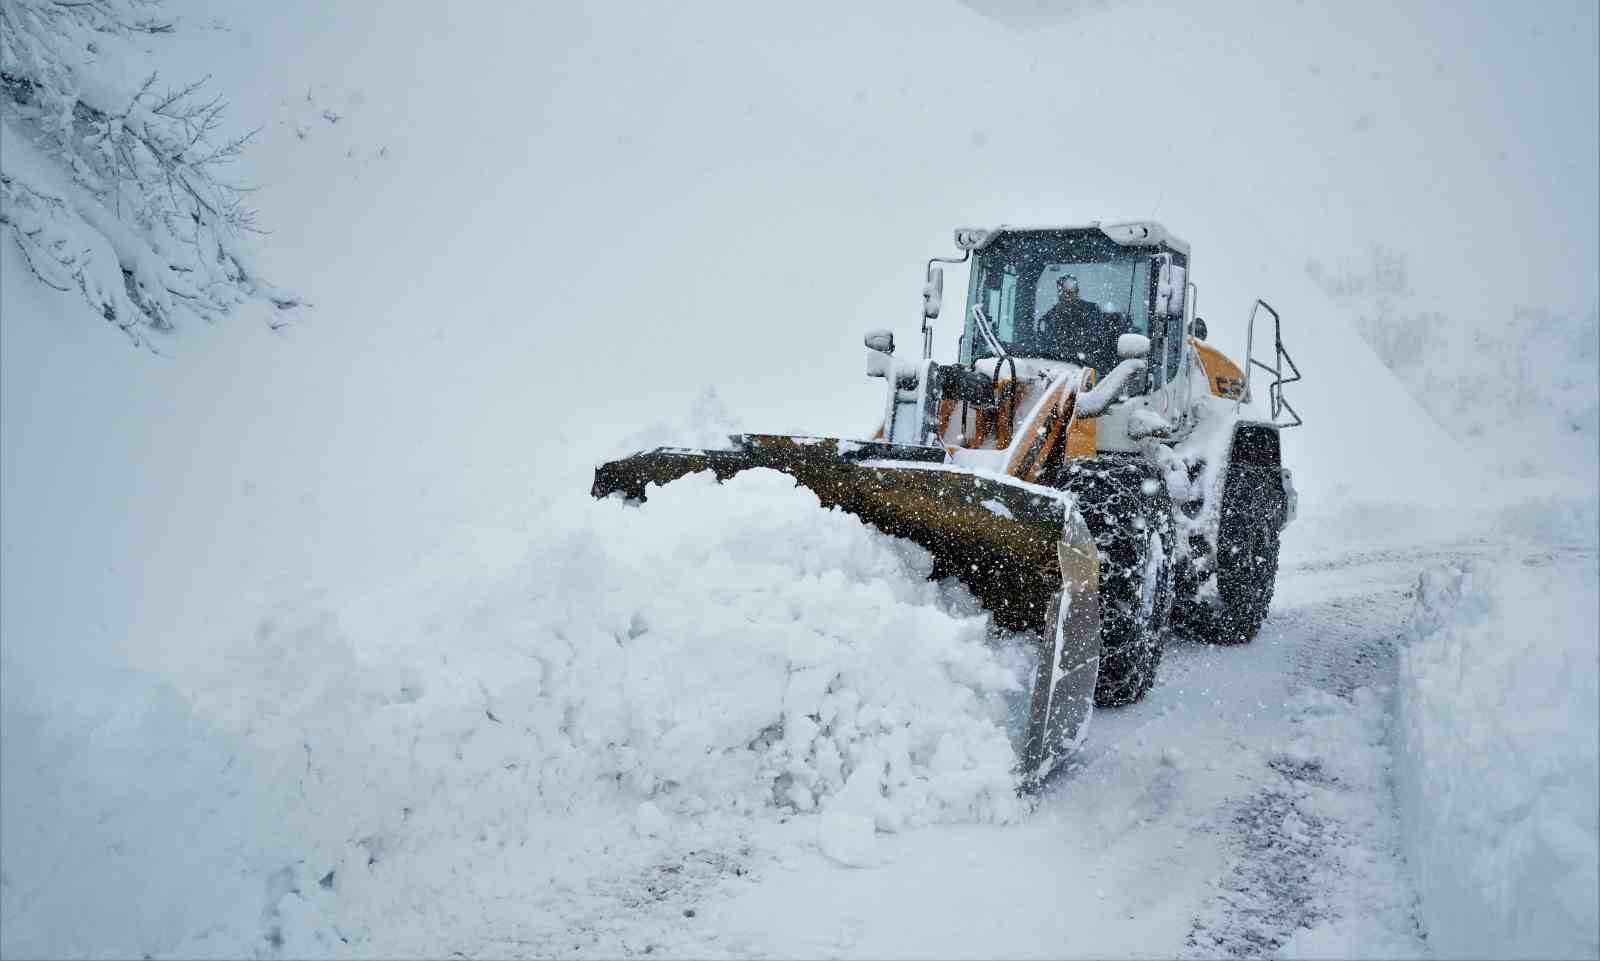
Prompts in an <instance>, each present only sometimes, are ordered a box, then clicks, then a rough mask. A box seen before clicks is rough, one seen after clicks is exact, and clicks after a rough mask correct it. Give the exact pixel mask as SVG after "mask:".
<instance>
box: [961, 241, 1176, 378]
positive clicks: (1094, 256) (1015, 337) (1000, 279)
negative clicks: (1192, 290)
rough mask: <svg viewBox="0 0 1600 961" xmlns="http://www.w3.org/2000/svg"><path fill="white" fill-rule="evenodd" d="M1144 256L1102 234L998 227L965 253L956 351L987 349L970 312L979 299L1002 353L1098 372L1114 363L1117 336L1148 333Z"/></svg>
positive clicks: (978, 353) (982, 352)
mask: <svg viewBox="0 0 1600 961" xmlns="http://www.w3.org/2000/svg"><path fill="white" fill-rule="evenodd" d="M1096 233H1098V232H1096ZM1150 264H1151V260H1150V257H1149V256H1148V255H1147V254H1138V253H1133V252H1130V251H1129V250H1128V249H1127V248H1125V247H1121V246H1119V245H1117V244H1116V243H1113V242H1112V241H1111V240H1110V239H1109V238H1106V237H1104V236H1095V235H1091V234H1080V233H1073V232H1066V231H1036V232H1029V233H1014V234H1009V233H1008V234H1001V235H1000V236H999V237H998V238H996V239H995V240H994V241H993V242H991V243H990V244H989V245H988V246H987V247H985V248H984V249H983V250H981V251H979V252H978V253H977V255H976V257H975V258H974V260H973V264H972V273H971V280H970V282H969V283H968V290H967V312H966V328H965V330H964V331H963V333H962V335H961V359H962V360H963V361H964V362H970V361H972V360H975V359H978V358H982V357H989V356H991V355H992V354H993V353H994V352H993V351H992V350H991V349H990V348H989V345H988V342H987V341H986V340H985V339H984V337H983V335H982V334H981V333H979V331H978V329H977V326H976V325H975V324H974V323H973V319H972V308H973V306H974V305H977V304H982V305H983V311H984V314H985V315H986V316H987V317H988V318H989V323H990V325H991V327H992V328H993V329H994V333H995V337H996V339H998V340H999V341H1000V343H1001V344H1002V345H1003V346H1004V347H1005V349H1006V352H1007V353H1009V354H1013V355H1015V356H1018V357H1038V358H1044V359H1049V360H1063V361H1070V362H1072V363H1075V364H1082V365H1084V366H1086V367H1093V368H1095V369H1096V370H1098V371H1099V372H1100V373H1102V374H1104V373H1106V372H1107V371H1109V370H1110V369H1111V368H1112V367H1114V366H1116V364H1117V359H1118V358H1117V338H1118V337H1119V336H1121V335H1122V334H1126V333H1129V332H1133V333H1140V334H1145V335H1146V336H1148V335H1149V332H1150V331H1149V327H1150V296H1151V291H1150ZM1073 288H1076V290H1075V291H1074V290H1073Z"/></svg>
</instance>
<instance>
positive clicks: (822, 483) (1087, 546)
mask: <svg viewBox="0 0 1600 961" xmlns="http://www.w3.org/2000/svg"><path fill="white" fill-rule="evenodd" d="M730 441H731V444H732V446H731V447H730V448H728V449H725V450H698V449H690V448H674V447H660V448H656V449H655V450H652V451H645V452H641V453H638V454H634V455H633V456H631V457H625V458H623V459H621V460H617V461H612V462H610V463H607V464H603V465H601V466H599V467H598V468H596V469H595V480H594V486H593V488H592V489H591V493H592V494H593V495H594V496H595V497H608V496H611V495H613V494H620V495H622V496H624V497H627V498H629V499H633V500H644V499H646V496H647V489H648V488H649V487H650V486H651V485H662V484H667V483H670V482H672V481H674V480H676V479H678V478H680V477H683V476H686V475H688V474H692V473H697V472H700V471H711V472H713V473H714V474H715V475H716V477H717V478H718V479H719V480H726V479H728V478H730V477H732V476H734V475H735V474H738V473H740V472H741V471H745V470H750V469H753V468H770V469H774V470H779V471H782V472H784V473H786V474H788V475H789V476H791V477H793V478H794V479H795V480H796V481H797V482H798V483H800V484H801V485H802V486H804V487H806V488H808V489H809V490H811V491H812V492H813V493H815V494H816V495H817V497H818V499H819V500H820V501H821V503H822V506H823V507H828V508H839V509H841V510H843V511H845V512H847V513H850V514H854V515H855V516H857V517H859V518H861V519H862V520H864V521H866V522H867V523H869V524H872V525H873V526H874V527H876V528H878V529H879V530H881V531H883V532H884V533H886V534H890V535H892V536H895V537H902V538H905V539H906V540H909V541H912V542H913V543H916V544H918V545H920V546H922V547H923V548H925V549H926V550H927V551H928V552H929V553H931V554H932V555H933V558H934V568H933V576H934V577H935V578H943V577H955V578H957V579H959V580H960V581H961V582H962V583H963V584H964V585H966V587H967V588H968V589H969V590H970V591H972V593H973V594H974V595H975V596H976V597H977V598H978V599H979V600H980V601H982V602H983V604H984V606H985V607H987V608H988V609H989V611H990V612H991V614H992V615H993V616H994V619H995V621H996V622H997V623H998V624H1000V625H1001V626H1003V627H1005V628H1008V629H1010V630H1015V631H1033V632H1038V633H1039V634H1040V635H1041V644H1042V645H1043V649H1042V651H1041V653H1042V654H1045V655H1047V656H1042V657H1041V658H1040V659H1039V661H1040V666H1039V670H1038V677H1037V678H1036V679H1035V684H1034V692H1035V693H1034V702H1033V703H1034V707H1033V710H1032V711H1031V715H1030V721H1029V731H1028V734H1027V747H1026V749H1025V750H1024V752H1023V755H1024V756H1023V758H1022V763H1021V767H1022V770H1023V773H1025V774H1040V775H1042V774H1043V773H1046V772H1047V771H1048V769H1049V768H1050V767H1051V766H1053V765H1054V764H1055V763H1056V762H1057V761H1059V760H1060V759H1061V757H1062V756H1063V754H1064V753H1065V750H1066V747H1067V746H1070V744H1071V743H1072V742H1074V741H1076V740H1077V739H1078V736H1079V733H1080V730H1081V728H1082V727H1083V722H1084V721H1086V720H1087V712H1086V711H1078V710H1075V709H1070V708H1069V707H1067V706H1066V702H1068V701H1072V700H1074V696H1073V695H1072V694H1071V692H1073V691H1077V687H1076V686H1075V685H1076V684H1077V681H1079V680H1081V679H1082V678H1083V677H1084V676H1087V677H1088V684H1089V688H1088V690H1089V691H1090V692H1092V691H1093V688H1094V680H1095V678H1094V671H1093V666H1094V664H1096V663H1097V658H1098V655H1099V645H1098V639H1099V629H1100V622H1099V616H1098V607H1097V606H1096V605H1095V604H1094V603H1093V598H1094V597H1095V595H1096V592H1097V591H1098V586H1099V581H1098V567H1097V565H1096V564H1094V563H1086V562H1084V559H1085V558H1089V559H1092V558H1093V557H1094V556H1095V550H1094V543H1093V540H1092V539H1091V538H1090V536H1089V533H1088V528H1087V527H1086V525H1085V524H1084V523H1083V520H1082V519H1081V518H1080V517H1079V516H1078V514H1077V511H1076V509H1075V507H1074V506H1073V503H1072V498H1071V495H1069V494H1067V493H1064V492H1062V491H1058V490H1053V489H1050V488H1046V487H1040V486H1038V485H1035V484H1028V483H1025V482H1022V481H1019V480H1016V479H1015V478H1011V477H1007V476H1004V475H1000V474H988V473H982V474H980V473H976V472H974V471H971V470H966V469H962V468H958V467H955V466H953V465H950V464H946V463H945V462H944V451H943V449H941V448H937V447H934V448H926V447H912V446H904V445H896V444H884V443H876V442H863V441H846V440H835V439H832V438H811V437H785V436H778V435H761V434H747V435H735V436H734V437H732V438H730ZM1058 594H1061V595H1062V597H1063V601H1062V603H1061V604H1060V605H1059V612H1058V609H1057V608H1056V607H1055V606H1053V604H1052V601H1053V599H1054V598H1056V597H1057V595H1058ZM1086 665H1087V669H1086ZM1063 678H1067V681H1066V683H1065V684H1063ZM1079 693H1081V692H1079ZM1058 702H1059V703H1058Z"/></svg>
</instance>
